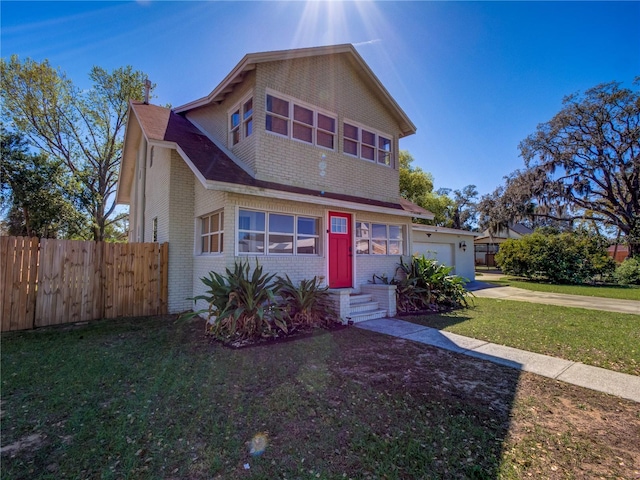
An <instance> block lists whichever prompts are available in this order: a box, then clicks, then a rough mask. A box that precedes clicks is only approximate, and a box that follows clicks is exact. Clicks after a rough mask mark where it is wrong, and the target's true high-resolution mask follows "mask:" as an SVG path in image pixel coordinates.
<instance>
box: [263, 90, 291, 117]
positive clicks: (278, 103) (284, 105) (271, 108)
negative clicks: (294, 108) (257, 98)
mask: <svg viewBox="0 0 640 480" xmlns="http://www.w3.org/2000/svg"><path fill="white" fill-rule="evenodd" d="M267 111H268V112H273V113H277V114H278V115H282V116H283V117H289V102H287V101H286V100H282V99H280V98H276V97H274V96H272V95H267Z"/></svg>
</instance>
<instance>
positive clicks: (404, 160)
mask: <svg viewBox="0 0 640 480" xmlns="http://www.w3.org/2000/svg"><path fill="white" fill-rule="evenodd" d="M399 157H400V196H401V197H403V198H406V199H407V200H409V201H411V202H413V203H415V204H417V205H420V203H419V202H420V200H421V198H422V197H423V195H424V194H425V193H431V192H433V176H432V175H431V174H430V173H428V172H425V171H424V170H422V169H421V168H420V167H414V166H413V165H412V163H413V162H414V161H415V159H414V158H413V156H412V155H411V154H410V153H409V152H408V151H406V150H401V151H400V155H399ZM421 206H422V205H421Z"/></svg>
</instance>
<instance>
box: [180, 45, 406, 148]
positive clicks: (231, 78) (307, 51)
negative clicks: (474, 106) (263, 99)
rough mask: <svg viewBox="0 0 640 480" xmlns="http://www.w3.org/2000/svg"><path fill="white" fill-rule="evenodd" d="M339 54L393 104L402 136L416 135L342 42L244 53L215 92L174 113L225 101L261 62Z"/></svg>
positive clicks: (372, 75) (368, 70) (352, 50)
mask: <svg viewBox="0 0 640 480" xmlns="http://www.w3.org/2000/svg"><path fill="white" fill-rule="evenodd" d="M339 53H350V54H351V55H352V58H353V59H355V61H356V64H357V65H358V66H359V67H360V69H361V70H362V71H364V73H365V74H366V75H367V77H368V78H369V79H370V80H371V82H372V84H373V85H374V86H375V88H377V89H378V90H379V91H380V92H381V93H382V96H383V98H384V100H385V101H386V103H387V104H388V105H390V106H391V107H392V110H393V111H394V113H395V114H396V117H397V119H398V123H399V125H400V138H403V137H406V136H408V135H413V134H414V133H416V126H415V125H414V124H413V122H412V121H411V120H410V119H409V117H408V116H407V114H406V113H405V112H404V110H402V108H400V105H398V103H397V102H396V101H395V100H394V98H393V97H392V96H391V95H390V94H389V92H388V91H387V89H386V88H385V87H384V85H383V84H382V82H380V80H379V79H378V77H377V76H376V75H375V73H373V71H372V70H371V68H369V66H368V65H367V63H366V62H365V61H364V59H363V58H362V57H361V56H360V54H359V53H358V51H357V50H356V49H355V47H354V46H353V45H351V44H350V43H345V44H339V45H329V46H325V47H310V48H299V49H294V50H277V51H270V52H262V53H249V54H247V55H245V56H244V57H243V58H242V60H240V62H239V63H238V64H237V65H236V66H235V68H234V69H233V70H231V72H230V73H229V74H228V75H227V76H226V77H225V78H224V80H222V82H220V84H219V85H218V86H217V87H216V88H215V89H213V91H212V92H211V93H210V94H209V95H207V96H206V97H202V98H199V99H197V100H194V101H192V102H189V103H185V104H184V105H180V106H178V107H176V108H174V109H173V111H174V112H175V113H183V112H187V111H189V110H193V109H195V108H199V107H204V106H206V105H209V104H211V103H215V102H219V101H222V99H223V98H224V97H225V95H226V94H227V93H229V89H230V88H231V87H232V86H233V85H236V84H237V83H240V82H241V81H242V78H243V76H244V75H245V74H246V73H247V72H249V71H251V70H254V69H255V68H256V65H257V64H258V63H265V62H273V61H279V60H291V59H296V58H304V57H309V56H314V55H328V54H339Z"/></svg>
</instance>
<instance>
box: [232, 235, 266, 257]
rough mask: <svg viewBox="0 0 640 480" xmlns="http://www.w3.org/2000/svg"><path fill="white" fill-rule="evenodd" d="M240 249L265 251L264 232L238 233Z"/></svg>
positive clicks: (254, 251)
mask: <svg viewBox="0 0 640 480" xmlns="http://www.w3.org/2000/svg"><path fill="white" fill-rule="evenodd" d="M238 251H239V252H243V253H264V233H246V232H239V233H238Z"/></svg>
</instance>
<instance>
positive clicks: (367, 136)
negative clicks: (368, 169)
mask: <svg viewBox="0 0 640 480" xmlns="http://www.w3.org/2000/svg"><path fill="white" fill-rule="evenodd" d="M343 126H344V134H343V136H344V138H343V147H342V150H343V152H344V153H346V154H347V155H353V156H354V157H358V158H362V159H364V160H369V161H370V162H374V163H377V164H379V165H386V166H388V167H390V166H392V165H391V162H392V151H391V136H390V135H384V134H381V133H378V132H376V131H374V130H371V129H368V128H367V127H361V126H359V125H356V124H354V123H350V122H344V125H343Z"/></svg>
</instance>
